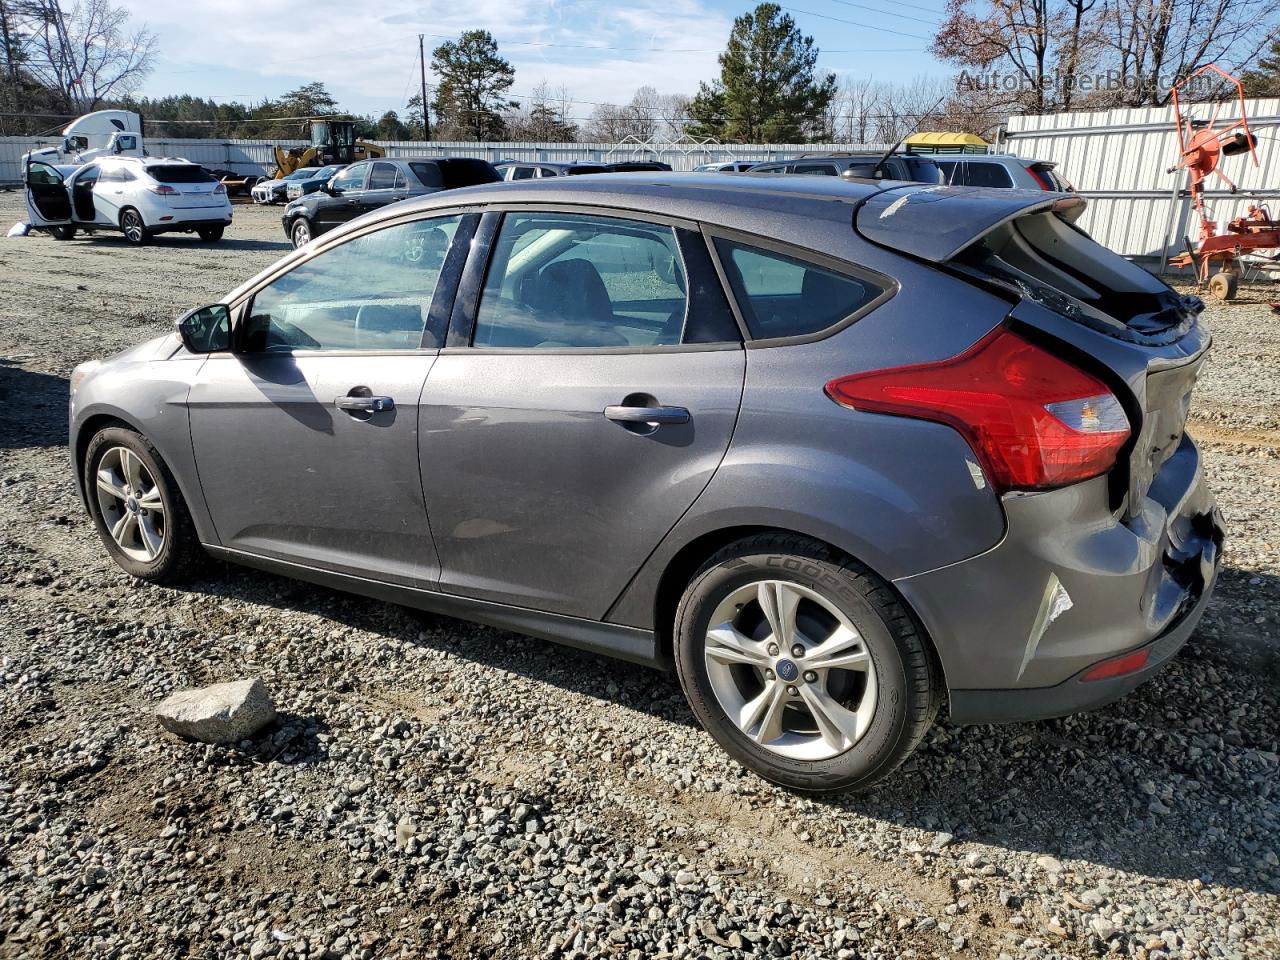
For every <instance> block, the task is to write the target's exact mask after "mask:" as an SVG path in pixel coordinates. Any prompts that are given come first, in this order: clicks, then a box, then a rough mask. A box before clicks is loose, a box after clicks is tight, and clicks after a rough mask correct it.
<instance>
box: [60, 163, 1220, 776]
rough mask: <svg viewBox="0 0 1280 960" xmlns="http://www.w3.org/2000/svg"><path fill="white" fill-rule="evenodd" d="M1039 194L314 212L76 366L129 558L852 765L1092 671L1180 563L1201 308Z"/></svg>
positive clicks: (97, 495)
mask: <svg viewBox="0 0 1280 960" xmlns="http://www.w3.org/2000/svg"><path fill="white" fill-rule="evenodd" d="M1082 209H1083V201H1082V200H1080V199H1079V198H1076V197H1070V196H1065V195H1062V194H1053V193H1045V192H1042V191H1020V190H986V189H979V188H966V187H940V186H929V185H923V184H908V183H901V182H878V183H871V182H868V183H859V182H845V181H840V180H836V179H834V178H832V179H831V180H824V179H822V178H809V177H750V178H745V179H744V178H742V177H734V176H727V175H720V174H700V175H698V176H692V175H681V174H661V173H641V174H618V175H615V176H610V177H599V178H597V177H565V178H556V179H544V180H534V181H527V182H520V183H509V184H500V185H493V186H482V187H474V188H466V189H460V190H455V191H449V192H447V193H442V194H439V195H435V196H430V197H425V198H423V199H420V200H418V201H413V202H409V203H403V204H397V205H394V206H391V207H387V208H384V209H381V210H379V211H376V212H374V213H372V214H370V215H368V216H365V217H362V218H360V219H357V220H354V221H352V222H350V223H349V224H346V225H344V226H343V227H341V228H339V229H337V230H335V231H333V232H332V233H330V234H327V235H325V236H324V237H322V238H320V239H319V240H316V241H313V242H312V243H310V244H307V245H306V246H304V247H303V248H301V249H299V250H297V251H294V252H293V253H291V254H290V255H289V256H287V257H285V258H284V259H283V260H281V261H280V262H279V263H277V264H275V265H274V266H272V267H270V268H269V269H267V270H266V271H264V272H263V273H261V274H259V275H258V276H257V277H254V278H253V279H252V280H250V281H248V282H247V283H245V284H244V285H243V286H241V287H239V288H237V289H236V290H234V291H232V292H231V293H229V294H228V295H227V296H226V297H225V298H224V299H223V300H222V302H220V303H217V304H213V305H210V306H205V307H201V308H199V309H195V310H193V311H191V312H190V313H188V314H186V315H185V316H184V317H182V318H181V319H180V320H179V321H178V324H177V330H176V331H175V333H174V334H172V335H169V336H165V337H161V338H159V339H156V340H153V341H151V342H149V343H145V344H142V345H140V346H138V347H136V348H134V349H131V350H128V351H126V352H124V353H122V354H119V355H117V356H115V357H113V358H111V359H109V360H105V361H91V362H90V363H87V364H84V365H82V366H81V367H79V368H77V370H76V371H75V373H74V374H73V377H72V394H71V433H70V436H71V449H72V455H73V460H74V464H75V475H76V480H77V483H78V485H79V488H80V492H81V494H82V496H83V499H84V502H85V505H86V507H87V509H88V511H89V513H90V515H91V516H92V518H93V520H94V522H95V524H96V526H97V529H98V531H99V533H100V535H101V538H102V541H103V543H104V545H105V547H106V549H107V551H108V552H109V553H110V555H111V556H112V557H113V558H114V559H115V560H116V561H117V562H118V563H119V564H120V566H122V567H123V568H124V569H125V570H127V571H128V572H130V573H131V574H133V575H135V576H138V577H142V578H144V579H148V580H152V581H156V582H165V583H172V582H176V581H179V580H180V579H181V578H183V577H184V576H188V575H190V574H191V573H192V571H193V570H194V569H195V567H196V566H197V564H198V562H199V561H200V559H201V558H202V557H204V556H206V555H208V554H212V555H214V556H216V557H220V558H223V559H226V560H231V561H235V562H237V563H243V564H248V565H250V566H253V567H257V568H261V569H264V570H269V571H274V572H277V573H281V574H285V575H288V576H293V577H298V578H301V579H305V580H310V581H314V582H317V583H321V584H326V585H329V586H332V587H336V588H339V589H343V590H349V591H353V592H356V593H361V594H365V595H368V596H372V597H378V598H382V599H385V600H389V601H394V602H397V603H402V604H407V605H410V606H414V607H419V608H424V609H428V610H432V611H436V612H440V613H444V614H449V615H453V616H457V617H461V618H465V619H468V620H474V621H478V622H481V623H486V624H492V625H495V626H498V627H503V628H507V629H510V630H513V631H517V632H520V633H525V634H531V635H534V636H539V637H545V638H549V639H552V640H555V641H558V642H561V643H566V644H570V645H572V646H577V647H582V648H586V649H589V650H593V651H598V652H601V653H605V654H609V655H611V656H615V657H621V658H624V659H627V660H631V661H636V662H639V663H643V664H648V665H653V666H659V667H667V668H674V670H675V672H676V673H677V675H678V677H679V680H680V683H681V685H682V687H683V689H684V691H685V693H686V695H687V696H688V700H689V704H690V707H691V709H692V710H693V712H694V714H695V715H696V716H697V718H698V720H699V721H700V722H701V723H702V724H703V725H704V726H705V728H706V729H707V731H708V732H709V733H710V734H711V736H712V737H714V738H715V739H716V740H717V741H718V742H719V743H720V744H721V746H723V748H724V749H725V750H726V751H728V752H729V753H730V754H731V755H732V756H734V757H735V758H737V759H738V760H739V761H741V762H742V763H743V764H744V765H746V766H747V767H749V768H751V769H752V770H754V771H756V772H758V773H759V774H760V775H761V776H763V777H766V778H767V779H769V780H772V781H775V782H777V783H781V784H785V785H788V786H791V787H794V788H797V789H802V790H813V791H823V790H839V789H850V788H857V787H864V786H867V785H869V784H871V783H873V782H874V781H876V780H877V779H879V778H882V777H884V776H885V775H887V774H888V773H889V772H891V771H892V770H893V769H894V768H895V767H896V766H897V765H898V764H900V763H901V762H902V761H903V760H904V758H906V757H907V756H908V755H909V754H910V753H911V751H912V750H913V749H914V748H915V746H916V745H917V744H918V743H919V741H920V739H921V737H922V736H923V735H924V733H925V731H926V729H927V728H928V726H929V725H930V724H931V723H932V722H933V720H934V718H935V717H936V715H937V713H938V711H939V707H940V704H941V703H943V702H944V700H945V702H946V703H947V709H948V711H949V715H950V718H951V719H952V720H953V721H955V722H961V723H967V722H992V721H1008V720H1027V719H1033V718H1039V717H1050V716H1058V715H1063V714H1067V713H1071V712H1074V711H1079V710H1086V709H1090V708H1094V707H1097V706H1100V705H1102V704H1105V703H1108V702H1109V701H1111V700H1113V699H1115V698H1116V697H1118V696H1120V695H1122V694H1124V693H1125V692H1127V691H1129V690H1131V689H1132V688H1133V687H1135V686H1136V685H1137V684H1139V683H1140V682H1141V681H1143V680H1144V679H1146V678H1148V677H1150V676H1151V675H1152V674H1153V673H1154V672H1156V671H1158V670H1159V669H1160V668H1161V666H1162V665H1163V664H1165V663H1166V662H1167V661H1168V660H1169V658H1170V657H1172V656H1173V655H1174V654H1175V653H1176V652H1177V650H1178V648H1179V647H1180V646H1181V645H1182V643H1183V642H1184V641H1185V640H1186V639H1187V637H1188V636H1189V635H1190V633H1191V632H1192V630H1193V629H1194V628H1195V626H1196V623H1197V622H1198V620H1199V618H1200V616H1201V614H1202V612H1203V611H1204V608H1205V605H1206V603H1207V602H1208V599H1209V596H1210V593H1211V591H1212V588H1213V583H1214V579H1215V574H1216V570H1217V565H1218V561H1219V557H1220V552H1221V544H1222V525H1221V520H1220V517H1219V515H1218V512H1217V509H1216V508H1215V505H1214V501H1213V498H1212V496H1211V495H1210V493H1209V492H1208V490H1207V489H1206V486H1205V483H1204V478H1203V473H1202V469H1201V463H1200V455H1199V452H1198V451H1197V449H1196V446H1195V444H1194V443H1193V442H1192V440H1191V438H1190V437H1189V436H1188V435H1187V434H1186V433H1185V431H1184V424H1185V421H1186V417H1187V410H1188V404H1189V402H1190V396H1191V392H1192V387H1193V385H1194V383H1195V380H1196V376H1197V373H1198V371H1199V370H1200V367H1201V365H1202V363H1203V362H1204V359H1205V356H1206V352H1207V350H1208V349H1209V343H1210V337H1209V334H1208V332H1207V330H1206V329H1205V327H1204V326H1203V324H1202V323H1201V322H1200V321H1199V319H1198V315H1199V312H1200V309H1201V304H1200V303H1199V301H1198V300H1195V299H1194V298H1186V297H1180V296H1179V295H1177V294H1176V293H1175V292H1174V291H1173V290H1171V289H1170V288H1169V287H1167V286H1166V285H1165V284H1164V283H1162V282H1161V281H1159V280H1157V279H1155V278H1154V277H1152V276H1150V275H1149V274H1147V273H1145V272H1144V271H1142V270H1141V269H1139V268H1137V267H1135V266H1133V265H1131V264H1130V263H1128V262H1127V261H1125V260H1124V259H1122V258H1120V257H1118V256H1116V255H1114V254H1112V253H1110V252H1109V251H1107V250H1106V249H1104V248H1102V247H1100V246H1099V245H1098V244H1096V243H1095V242H1094V241H1092V240H1091V239H1090V238H1089V237H1088V236H1087V235H1086V234H1085V233H1084V232H1082V231H1081V230H1079V229H1078V228H1076V227H1075V226H1074V225H1073V222H1074V221H1075V219H1076V218H1078V216H1079V214H1080V212H1081V210H1082Z"/></svg>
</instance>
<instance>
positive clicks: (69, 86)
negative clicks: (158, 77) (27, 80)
mask: <svg viewBox="0 0 1280 960" xmlns="http://www.w3.org/2000/svg"><path fill="white" fill-rule="evenodd" d="M32 7H33V12H34V14H35V22H36V26H35V29H34V31H33V36H32V38H31V44H30V46H31V58H30V60H29V61H28V62H27V64H26V65H25V69H26V70H27V71H28V72H29V73H30V74H31V76H32V77H33V78H34V79H35V80H36V81H37V82H39V83H40V84H41V85H43V86H45V87H47V88H48V89H49V90H50V91H52V92H54V93H55V94H56V96H57V97H58V99H59V100H61V101H62V104H63V106H64V108H65V109H66V110H67V111H69V112H76V113H85V112H88V111H90V110H95V109H97V108H98V107H99V106H100V105H101V104H102V103H103V101H105V100H107V99H109V98H111V97H124V96H128V95H129V94H131V93H133V92H134V91H135V90H136V89H137V88H138V85H139V84H140V83H141V82H142V81H143V80H144V79H146V76H147V74H149V73H150V72H151V69H152V65H153V61H154V59H155V54H156V38H155V35H154V34H152V33H151V31H150V30H148V29H147V28H146V27H145V26H143V27H142V28H140V29H139V30H137V31H134V32H132V33H131V32H129V30H128V20H129V13H128V11H127V10H125V9H124V8H123V7H113V6H111V4H110V2H109V0H77V2H76V3H74V5H72V6H70V7H68V8H66V9H64V8H63V5H62V3H61V2H60V0H40V2H37V3H34V4H32Z"/></svg>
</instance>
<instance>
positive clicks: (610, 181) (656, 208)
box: [362, 170, 902, 222]
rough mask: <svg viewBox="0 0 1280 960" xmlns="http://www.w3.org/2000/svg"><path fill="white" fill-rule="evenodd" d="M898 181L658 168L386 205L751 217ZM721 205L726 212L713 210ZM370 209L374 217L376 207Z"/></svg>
mask: <svg viewBox="0 0 1280 960" xmlns="http://www.w3.org/2000/svg"><path fill="white" fill-rule="evenodd" d="M900 185H902V182H901V181H895V180H883V181H872V182H867V183H859V182H851V181H848V180H838V179H835V178H830V179H827V178H823V177H793V176H789V175H787V174H754V175H753V174H747V175H745V176H744V175H741V174H724V173H706V174H697V175H694V174H692V173H673V172H670V171H658V170H655V171H649V172H637V173H614V174H610V175H609V176H607V177H552V178H546V179H540V180H512V181H509V182H503V183H491V184H481V185H478V186H474V187H459V188H457V189H455V190H446V191H442V192H440V193H434V194H429V195H427V196H425V197H422V198H419V199H417V200H413V201H408V202H401V203H398V204H396V205H395V209H391V208H386V207H384V208H382V209H383V210H384V211H386V214H385V215H386V216H388V217H391V216H396V215H399V214H402V213H403V212H404V211H406V210H407V209H421V210H430V209H434V208H437V207H447V206H458V205H460V204H468V203H477V204H479V203H520V202H530V203H556V204H565V205H570V204H583V205H587V206H607V207H615V208H618V209H625V210H633V211H636V212H641V213H643V212H647V213H653V214H658V215H665V216H671V217H680V218H685V219H702V220H707V221H709V222H729V221H742V220H744V219H749V216H750V213H751V212H752V211H754V212H755V213H756V214H757V215H758V214H759V212H761V211H765V210H772V209H784V210H785V209H787V208H788V207H789V206H790V205H792V204H794V203H796V202H799V201H803V200H806V199H807V200H810V201H812V202H813V204H814V205H815V206H816V207H821V208H824V209H825V208H830V207H831V204H832V202H836V203H839V204H841V205H845V204H848V205H850V206H853V205H855V204H857V203H859V202H860V201H862V200H863V199H865V198H866V197H868V196H870V195H871V194H873V193H877V192H879V191H880V190H883V189H886V188H888V187H894V186H900ZM695 206H696V207H697V210H695V209H694V207H695ZM717 209H720V210H722V211H724V212H725V213H726V214H727V215H726V216H719V217H718V216H715V215H714V214H715V211H716V210H717ZM735 211H736V212H735ZM824 215H828V216H829V215H831V214H829V213H827V214H824ZM840 216H847V214H840ZM371 217H373V218H376V217H377V212H376V211H375V213H374V214H372V215H371ZM362 219H363V218H362Z"/></svg>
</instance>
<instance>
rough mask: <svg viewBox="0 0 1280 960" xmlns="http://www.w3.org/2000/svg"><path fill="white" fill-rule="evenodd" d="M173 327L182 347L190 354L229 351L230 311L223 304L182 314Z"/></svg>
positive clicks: (211, 305)
mask: <svg viewBox="0 0 1280 960" xmlns="http://www.w3.org/2000/svg"><path fill="white" fill-rule="evenodd" d="M175 326H176V327H177V328H178V336H180V337H181V338H182V345H183V346H184V347H186V348H187V350H188V351H189V352H190V353H221V352H222V351H224V350H230V349H231V311H230V310H229V309H228V308H227V305H226V304H225V303H214V304H210V305H209V306H207V307H199V308H197V309H195V310H192V311H190V312H189V313H184V314H183V315H182V316H181V317H179V318H178V322H177V323H176V324H175Z"/></svg>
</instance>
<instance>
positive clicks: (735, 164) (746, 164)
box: [693, 160, 760, 173]
mask: <svg viewBox="0 0 1280 960" xmlns="http://www.w3.org/2000/svg"><path fill="white" fill-rule="evenodd" d="M759 163H760V161H759V160H719V161H717V162H715V163H700V164H698V165H697V166H696V167H694V168H693V172H694V173H746V172H747V171H748V170H750V169H751V168H752V167H754V166H757V165H758V164H759Z"/></svg>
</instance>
